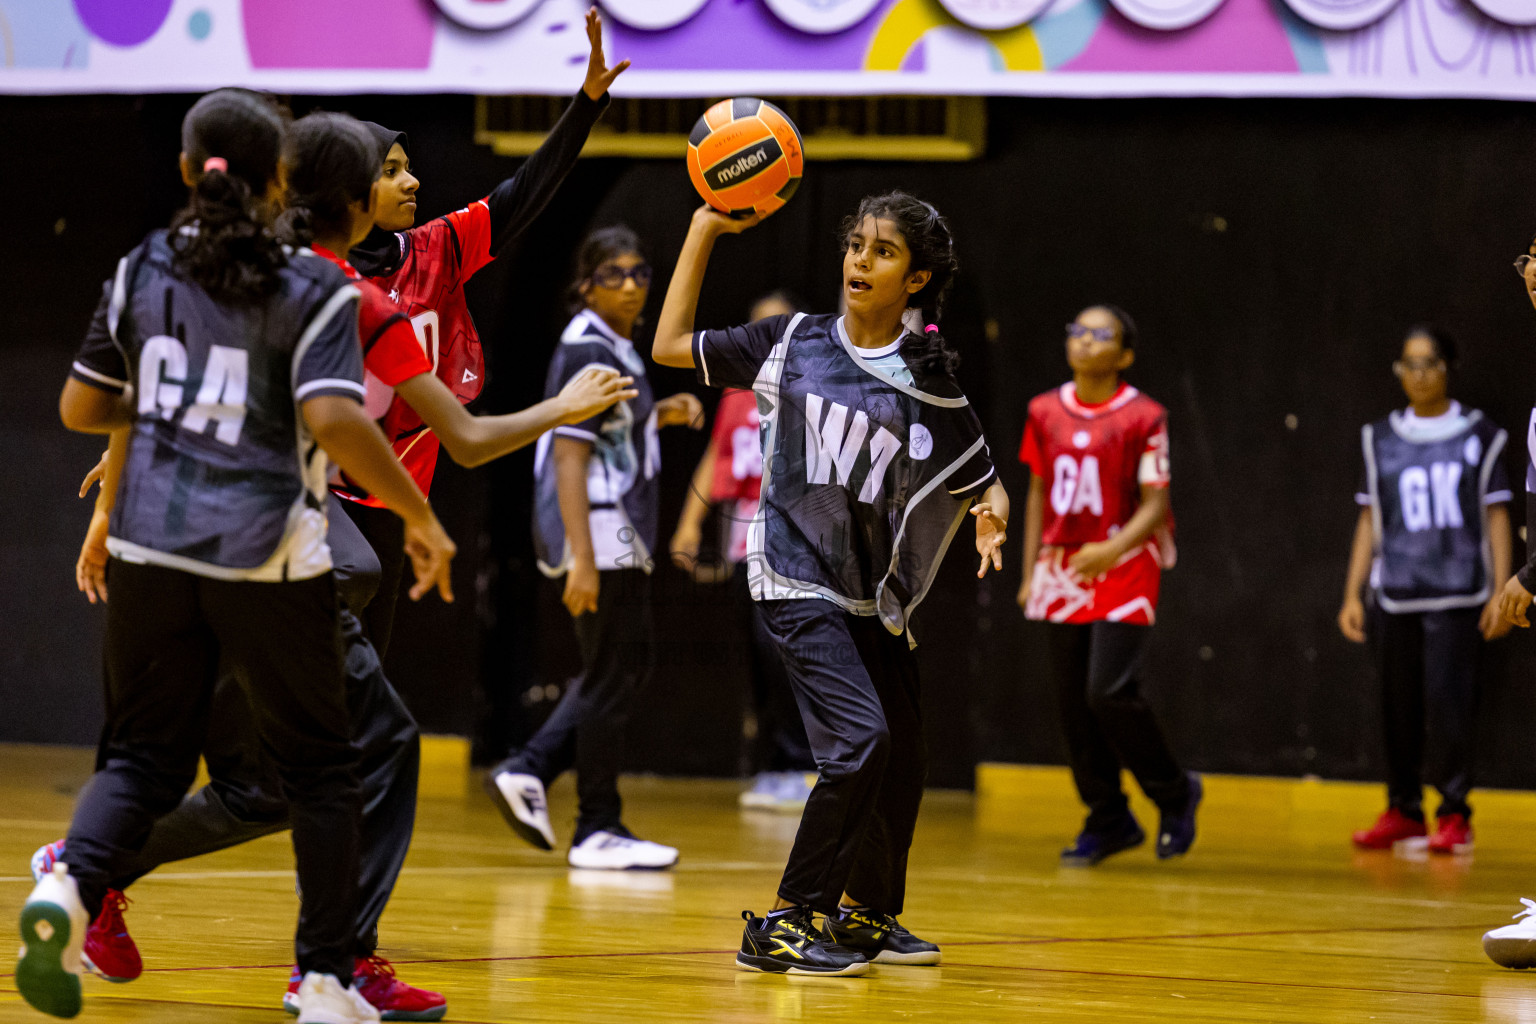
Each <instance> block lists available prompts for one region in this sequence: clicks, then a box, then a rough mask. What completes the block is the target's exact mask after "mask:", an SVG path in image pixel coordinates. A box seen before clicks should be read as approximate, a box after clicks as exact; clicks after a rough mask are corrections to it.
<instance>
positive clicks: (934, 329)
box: [923, 324, 939, 334]
mask: <svg viewBox="0 0 1536 1024" xmlns="http://www.w3.org/2000/svg"><path fill="white" fill-rule="evenodd" d="M923 330H924V331H925V332H926V333H928V334H938V333H939V325H938V324H929V325H928V326H927V327H925V328H923Z"/></svg>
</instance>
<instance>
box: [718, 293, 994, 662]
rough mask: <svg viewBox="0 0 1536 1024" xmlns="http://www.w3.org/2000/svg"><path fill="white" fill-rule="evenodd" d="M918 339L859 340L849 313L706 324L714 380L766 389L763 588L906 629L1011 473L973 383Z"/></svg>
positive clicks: (751, 558)
mask: <svg viewBox="0 0 1536 1024" xmlns="http://www.w3.org/2000/svg"><path fill="white" fill-rule="evenodd" d="M911 338H912V336H911V335H909V334H903V335H902V336H901V337H899V338H897V339H895V340H894V341H893V342H892V343H891V344H890V345H888V346H886V347H884V348H882V349H878V350H871V349H858V348H855V347H854V345H853V343H852V342H850V341H849V339H848V335H847V333H846V331H845V330H844V328H843V320H842V318H841V317H838V316H831V315H828V316H807V315H805V314H799V315H796V316H794V317H787V316H779V317H769V318H767V319H764V320H759V321H756V322H754V323H750V324H747V325H745V326H742V327H732V328H729V329H727V330H720V331H699V332H697V333H696V334H695V335H694V338H693V358H694V365H695V366H696V367H698V372H699V377H700V379H701V380H702V381H703V382H704V383H706V384H709V385H713V386H715V387H741V388H751V389H752V390H753V391H754V392H755V393H756V395H757V402H758V412H759V415H760V419H761V423H762V430H763V453H764V466H763V486H762V501H761V503H760V504H759V506H758V511H757V515H756V517H755V518H754V519H753V522H752V524H751V527H750V529H749V531H748V542H747V566H748V572H749V577H750V579H751V582H752V596H753V597H754V598H755V599H757V600H759V601H763V600H775V599H781V598H823V599H826V600H829V601H832V602H834V603H836V604H838V605H840V606H842V607H843V608H844V609H846V610H847V611H849V612H851V613H853V614H855V615H879V616H880V618H881V620H882V622H883V623H884V624H885V627H886V628H887V629H888V630H890V631H891V632H892V633H901V632H902V631H904V630H905V629H906V628H907V625H908V620H909V617H910V615H911V613H912V610H913V609H914V608H916V607H917V605H918V604H919V603H920V602H921V601H922V599H923V597H924V595H925V594H926V593H927V591H928V588H929V586H930V585H931V584H932V582H933V577H934V574H935V573H936V572H937V571H938V567H939V563H940V561H941V560H942V559H943V557H944V552H945V550H946V549H947V548H948V546H949V542H950V540H951V539H952V538H953V537H954V535H955V532H956V531H957V530H958V529H959V528H960V526H961V524H962V523H963V522H964V520H965V519H966V510H967V509H968V508H969V506H970V504H971V501H972V499H974V498H975V497H976V496H977V495H978V494H980V493H981V492H982V491H983V490H985V489H986V487H987V486H988V485H989V484H990V483H991V482H992V480H993V479H994V478H995V477H996V475H997V474H996V470H995V469H994V468H993V465H992V457H991V452H990V450H989V449H988V447H987V442H986V439H985V437H983V436H982V432H981V424H980V422H979V421H978V420H977V418H976V413H975V411H974V410H973V409H972V408H971V406H970V403H969V402H968V401H967V400H966V397H965V395H964V393H963V392H962V391H961V390H960V386H959V384H957V383H956V382H955V380H954V378H953V377H951V376H948V375H931V374H925V373H923V372H921V371H920V370H919V369H918V368H917V367H916V366H914V365H913V364H912V363H911V361H910V360H909V359H908V357H907V351H908V350H907V344H906V343H907V341H908V340H909V339H911Z"/></svg>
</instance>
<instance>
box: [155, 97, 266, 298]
mask: <svg viewBox="0 0 1536 1024" xmlns="http://www.w3.org/2000/svg"><path fill="white" fill-rule="evenodd" d="M286 126H287V121H286V118H285V117H284V116H283V112H282V110H281V109H280V108H279V107H278V106H277V105H276V104H274V103H272V102H270V101H269V100H267V99H266V98H264V97H262V96H260V95H258V94H256V93H254V92H249V91H247V90H245V89H219V90H217V91H216V92H211V93H209V94H208V95H206V96H204V97H203V98H202V99H200V100H198V101H197V102H196V103H194V104H193V105H192V109H191V110H189V111H187V116H186V117H185V118H183V119H182V122H181V149H182V152H183V153H185V154H186V157H187V160H188V162H189V163H190V164H191V166H192V173H193V174H195V175H196V176H197V180H196V182H195V183H194V184H193V186H192V194H191V196H190V198H189V199H188V201H187V205H186V206H185V207H184V208H183V209H182V211H181V212H180V213H178V214H177V215H176V218H175V219H174V220H172V221H171V236H170V244H171V250H172V252H173V253H174V254H175V256H174V265H175V268H176V270H177V271H178V272H179V273H181V274H182V275H184V276H185V277H187V278H188V279H190V280H191V281H192V282H193V283H195V284H196V285H198V287H200V288H202V289H203V291H205V292H207V293H208V295H209V296H210V297H212V298H213V299H214V300H216V301H218V302H225V303H232V304H236V305H250V304H254V303H258V302H261V301H262V300H264V299H265V298H266V297H267V296H269V295H271V294H273V293H274V292H276V291H277V286H278V272H279V271H281V270H282V268H283V267H284V266H286V265H287V262H288V257H287V254H286V253H285V252H284V251H283V247H282V245H281V244H280V243H279V242H278V241H277V239H276V238H274V237H273V236H272V234H271V232H270V231H268V230H267V228H268V211H267V209H266V203H265V199H264V197H265V194H266V191H267V186H268V183H269V182H271V181H272V180H273V179H274V178H276V177H277V161H278V157H279V155H280V154H281V153H282V148H283V132H284V129H285V128H286ZM214 158H216V159H218V160H220V161H222V162H223V166H222V167H220V166H218V165H215V166H213V167H209V166H207V164H208V161H209V160H210V159H214Z"/></svg>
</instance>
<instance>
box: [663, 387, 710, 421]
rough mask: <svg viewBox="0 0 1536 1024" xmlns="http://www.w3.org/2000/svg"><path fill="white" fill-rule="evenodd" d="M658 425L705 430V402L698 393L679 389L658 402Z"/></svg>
mask: <svg viewBox="0 0 1536 1024" xmlns="http://www.w3.org/2000/svg"><path fill="white" fill-rule="evenodd" d="M656 425H657V426H658V427H692V428H693V429H694V430H703V429H704V403H703V402H701V401H699V399H698V396H697V395H695V394H693V393H691V392H688V391H679V392H678V393H677V394H675V395H672V396H670V397H667V398H663V399H662V400H661V401H659V402H657V403H656Z"/></svg>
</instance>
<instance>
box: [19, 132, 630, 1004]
mask: <svg viewBox="0 0 1536 1024" xmlns="http://www.w3.org/2000/svg"><path fill="white" fill-rule="evenodd" d="M285 149H286V153H285V160H284V162H285V165H286V167H287V171H288V174H287V180H288V185H289V194H288V195H287V197H286V205H287V210H286V212H285V213H284V215H283V218H282V221H283V223H282V233H283V235H284V236H285V237H286V238H287V239H288V240H289V241H291V242H292V243H293V244H295V245H299V246H303V245H309V246H310V247H311V248H312V250H313V251H314V252H316V253H317V254H319V255H321V256H323V257H324V258H326V259H328V260H330V261H331V262H332V263H334V264H335V265H337V266H338V267H339V268H340V269H341V271H342V272H343V273H344V274H346V276H347V278H348V280H350V281H352V282H353V285H354V287H355V288H357V290H358V292H359V307H358V327H359V331H360V337H361V340H362V343H363V352H364V357H363V360H364V362H363V365H364V377H365V387H366V388H367V389H368V394H367V396H366V397H365V401H364V406H365V409H369V407H370V406H371V407H372V408H371V409H369V411H370V412H375V413H376V412H382V410H383V409H384V407H385V406H387V405H388V403H389V401H390V400H391V398H392V397H393V395H394V394H395V390H396V389H398V390H399V391H400V393H401V394H402V395H404V397H405V398H406V399H407V400H408V401H410V402H411V403H412V404H413V406H414V407H416V408H419V409H420V410H422V414H423V416H424V417H425V418H426V419H427V420H428V421H430V422H431V423H433V424H434V425H435V426H436V427H437V428H438V430H439V431H440V433H441V434H442V436H443V438H444V440H445V443H446V444H447V446H448V448H449V451H450V452H451V453H452V454H453V455H454V457H455V458H456V459H457V460H459V461H460V462H463V463H478V462H483V461H486V460H487V459H490V458H493V457H495V456H497V455H500V454H504V453H505V452H508V451H512V450H514V449H516V448H518V447H521V446H522V445H523V444H526V443H527V442H528V441H530V440H532V439H533V438H534V437H535V436H537V434H538V433H539V432H540V431H542V430H544V429H546V428H547V427H549V426H551V425H553V424H555V423H559V422H561V421H562V420H568V419H572V418H578V417H582V418H584V417H585V416H587V415H589V414H590V413H591V412H592V411H594V410H596V409H599V408H602V407H605V406H606V405H607V404H609V403H611V401H612V400H613V399H615V398H622V397H624V395H626V394H627V392H624V391H622V390H620V388H621V387H622V383H623V382H622V380H620V379H619V378H618V377H617V375H616V374H614V373H612V372H611V371H610V372H608V373H607V374H606V376H605V377H599V375H598V374H596V373H594V374H591V375H588V376H586V377H583V378H582V379H580V380H578V381H576V382H573V385H572V387H571V388H570V389H569V390H568V392H567V393H562V394H561V395H559V396H556V397H555V398H554V399H551V400H550V401H549V402H545V403H541V404H540V405H539V406H536V407H535V408H533V409H530V410H526V411H524V412H520V413H513V414H511V415H507V416H494V417H472V416H470V415H469V413H468V412H466V411H465V410H464V408H463V407H462V406H461V405H459V403H458V402H457V401H456V400H455V398H454V396H453V395H452V393H451V392H449V391H448V389H447V388H446V387H444V386H443V384H442V382H441V381H439V380H438V379H437V378H436V377H435V376H433V374H432V368H431V365H430V364H429V363H428V362H427V359H426V356H425V355H424V354H423V352H422V350H421V346H420V345H418V344H417V342H416V335H415V332H414V331H413V330H412V329H411V326H410V323H409V321H408V320H407V319H406V318H405V316H404V314H403V313H401V312H400V310H399V308H398V307H396V306H394V305H393V304H392V303H391V302H390V301H389V300H388V298H387V297H386V296H385V295H384V293H383V291H382V290H381V289H380V288H379V287H378V286H377V285H374V284H373V283H371V282H369V281H367V280H365V279H363V278H361V277H360V276H359V275H358V274H357V272H356V271H355V270H354V269H353V268H352V267H351V265H350V264H348V263H347V262H346V261H345V260H344V259H342V258H341V257H339V256H337V255H335V253H336V252H337V251H341V252H345V251H347V250H348V249H349V248H350V247H351V245H352V243H353V242H354V241H356V240H357V239H358V238H359V237H361V235H362V234H364V233H366V232H367V231H368V230H369V228H370V227H371V226H372V223H373V221H372V215H371V204H370V202H369V200H370V196H371V193H372V192H373V184H374V181H375V179H376V177H377V174H378V170H379V165H378V160H377V155H376V148H375V145H374V141H373V139H372V137H371V136H370V134H369V133H368V131H367V129H365V128H364V127H363V126H362V125H361V124H360V123H358V122H357V121H354V120H353V119H352V118H349V117H347V116H345V115H343V114H330V113H317V114H311V115H309V116H308V117H305V118H302V119H300V120H299V121H297V122H296V123H295V124H293V125H292V126H291V127H290V129H289V132H288V139H287V144H286V147H285ZM328 522H329V533H328V536H327V540H328V543H329V544H330V546H331V549H332V554H333V560H334V561H335V564H336V579H337V585H338V589H339V592H340V596H341V599H342V607H341V610H340V619H341V630H342V639H343V643H344V644H345V647H346V665H347V676H348V708H349V711H350V716H351V720H352V736H353V742H354V744H355V745H356V746H357V748H358V751H359V755H360V760H359V765H358V779H359V786H360V789H361V793H362V798H363V806H364V808H365V810H364V814H363V818H362V830H361V840H362V848H361V860H362V874H361V879H360V892H359V896H360V899H359V904H358V916H357V925H356V931H355V935H356V949H355V955H356V973H357V979H358V987H359V990H360V991H361V993H362V994H363V996H364V998H365V999H367V1000H368V1001H369V1002H370V1003H372V1004H373V1005H374V1006H375V1007H376V1008H377V1009H378V1010H379V1011H380V1012H381V1014H382V1015H383V1016H384V1018H385V1019H387V1020H435V1019H439V1018H441V1017H442V1016H443V1014H444V1013H446V1001H445V1000H444V999H443V997H442V996H441V995H439V994H437V993H435V992H428V991H425V990H422V989H416V988H413V987H411V986H409V985H407V984H405V983H404V982H403V981H401V980H400V979H399V978H397V977H396V976H395V974H394V971H393V968H392V967H391V965H390V964H389V963H388V961H387V960H385V959H383V958H382V957H380V956H379V955H378V953H377V948H378V921H379V917H380V915H381V914H382V913H383V911H384V908H385V906H386V905H387V903H388V900H389V896H390V893H391V892H392V891H393V889H394V883H395V880H396V878H397V877H398V875H399V871H400V867H401V865H402V864H403V863H404V860H405V855H406V852H407V850H408V849H409V846H410V840H411V832H412V829H413V827H414V823H415V811H416V782H417V775H418V772H419V768H420V737H419V731H418V729H417V726H416V722H415V720H414V719H413V718H412V717H411V714H410V712H409V711H408V710H407V709H406V707H405V705H404V704H403V702H401V700H400V698H399V696H398V695H397V694H396V693H395V691H394V688H393V687H392V686H390V684H389V681H388V680H387V679H386V678H385V676H384V673H383V668H382V666H381V664H380V659H379V658H378V655H377V653H376V652H375V651H374V649H373V646H372V644H370V643H369V641H368V639H367V637H366V636H364V635H363V630H362V626H361V623H360V622H359V621H358V618H357V614H358V613H359V612H361V611H362V610H363V609H364V608H365V607H366V606H367V604H368V601H369V600H370V598H371V597H372V594H373V591H374V589H375V588H376V587H377V584H378V575H379V560H378V557H377V555H375V554H374V552H373V550H372V548H370V547H369V546H368V544H367V542H366V541H365V540H364V539H363V538H362V535H361V534H360V533H359V532H358V531H357V528H356V527H355V526H354V525H353V524H352V522H351V520H350V519H349V518H348V517H347V515H346V513H345V512H343V511H342V510H341V509H340V508H339V507H338V499H336V498H335V496H334V495H332V496H331V499H330V515H329V517H328ZM203 756H204V759H205V761H206V763H207V764H208V767H209V774H210V776H211V781H210V783H209V785H208V786H206V787H204V788H203V789H201V790H199V791H198V792H197V793H195V794H192V795H191V796H189V797H188V798H187V799H185V800H183V801H182V803H181V804H180V806H178V807H177V808H176V810H175V811H173V812H172V813H171V814H168V815H166V816H165V817H164V818H162V819H160V821H158V822H157V823H156V825H155V828H154V829H153V830H152V831H151V833H150V836H149V838H148V840H147V841H146V842H145V844H144V847H143V849H142V850H140V851H139V853H138V856H137V857H136V858H135V859H134V861H133V863H132V865H131V867H130V869H129V870H128V872H127V874H126V875H125V877H123V878H121V879H119V880H116V881H114V883H113V888H114V889H118V890H122V889H126V888H127V887H128V886H129V885H131V884H132V882H133V881H135V880H136V879H137V878H138V877H140V876H142V875H144V874H146V873H148V872H149V871H151V870H153V869H154V868H155V867H157V866H159V865H160V864H162V863H165V862H167V861H172V860H180V859H183V858H186V857H193V856H198V855H201V854H204V853H209V852H212V851H214V850H220V849H225V848H227V847H229V846H233V845H236V844H239V843H242V842H246V841H248V840H250V839H254V838H257V837H259V836H263V835H268V834H271V833H273V832H277V831H281V830H282V829H285V828H288V827H289V813H288V802H287V801H286V800H285V799H284V797H283V792H282V785H281V780H280V779H279V778H278V777H277V776H276V773H275V772H274V770H273V768H272V765H271V763H270V761H269V760H268V759H267V758H266V757H265V756H263V754H262V751H261V745H260V742H259V737H257V735H256V733H255V729H254V725H253V723H252V714H251V709H250V706H249V703H248V702H246V701H245V699H244V697H243V695H241V694H240V692H239V689H238V687H237V686H235V685H234V684H233V683H232V681H231V680H228V679H224V680H221V682H220V685H219V688H218V689H217V690H216V691H215V696H214V703H213V711H212V716H211V728H210V732H209V738H208V741H207V743H206V744H205V745H204V748H203ZM54 846H62V844H54ZM50 852H52V853H55V854H56V853H57V851H56V850H54V848H53V847H45V848H44V850H43V851H40V852H39V858H40V859H46V858H47V857H48V856H49V855H50ZM116 936H117V939H116V945H118V946H120V947H125V948H127V947H131V939H130V938H129V937H128V933H127V929H126V927H125V926H122V925H121V922H119V927H118V930H117V932H116ZM301 981H302V975H300V974H299V972H298V971H297V970H295V972H294V975H293V977H292V979H291V980H290V984H289V987H288V991H287V992H286V993H285V996H284V1003H285V1005H286V1006H287V1007H288V1008H289V1009H290V1010H292V1009H294V1008H296V1007H297V1003H298V990H299V986H300V983H301Z"/></svg>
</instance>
